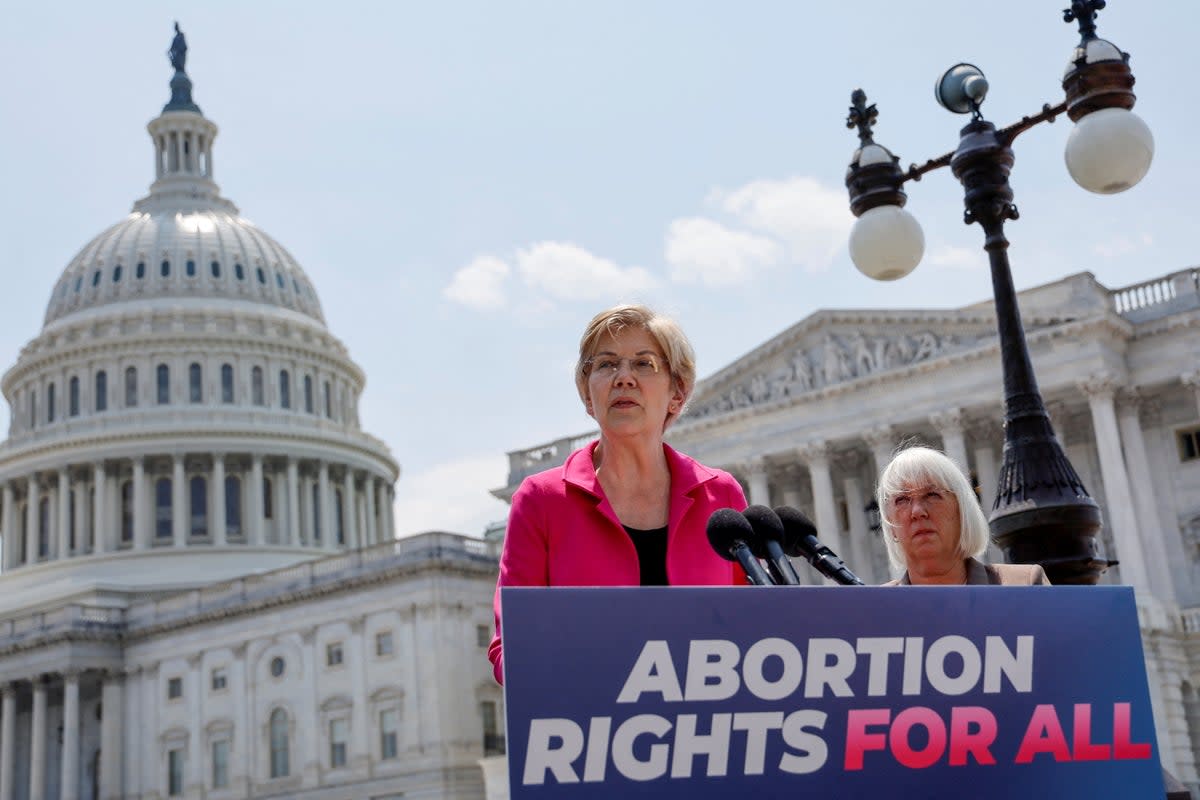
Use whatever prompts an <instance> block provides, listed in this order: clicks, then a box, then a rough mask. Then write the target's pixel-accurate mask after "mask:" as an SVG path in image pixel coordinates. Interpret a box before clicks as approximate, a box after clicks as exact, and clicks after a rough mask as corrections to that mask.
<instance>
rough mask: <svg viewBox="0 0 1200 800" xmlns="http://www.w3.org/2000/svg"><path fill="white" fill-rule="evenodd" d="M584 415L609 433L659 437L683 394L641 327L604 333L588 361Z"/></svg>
mask: <svg viewBox="0 0 1200 800" xmlns="http://www.w3.org/2000/svg"><path fill="white" fill-rule="evenodd" d="M589 362H590V366H589V372H588V378H587V413H588V414H589V415H591V416H592V417H594V418H595V420H596V422H598V423H599V424H600V430H601V432H602V433H604V434H605V435H606V436H609V437H622V436H639V435H652V436H656V437H661V436H662V432H663V429H664V428H665V427H666V421H667V413H668V412H672V413H679V409H680V408H681V407H682V405H683V401H684V397H683V394H682V392H680V391H679V389H678V387H677V385H676V382H675V380H674V379H672V377H671V367H670V365H669V364H667V359H666V358H665V357H664V355H663V353H662V351H661V349H660V348H659V346H658V344H657V342H655V341H654V337H653V336H651V335H650V333H649V331H646V330H644V329H641V328H625V329H623V330H621V331H620V332H618V333H617V335H616V336H613V335H611V334H605V335H604V336H603V337H602V338H601V339H600V341H599V342H598V343H597V345H596V350H595V352H593V353H592V355H591V358H590V359H589Z"/></svg>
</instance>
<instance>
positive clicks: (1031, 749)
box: [1016, 705, 1071, 764]
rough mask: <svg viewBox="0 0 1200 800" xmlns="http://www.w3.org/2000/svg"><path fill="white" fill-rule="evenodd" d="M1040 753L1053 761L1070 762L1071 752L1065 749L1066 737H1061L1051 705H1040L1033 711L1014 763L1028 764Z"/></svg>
mask: <svg viewBox="0 0 1200 800" xmlns="http://www.w3.org/2000/svg"><path fill="white" fill-rule="evenodd" d="M1041 753H1049V754H1051V755H1052V756H1054V760H1055V761H1070V760H1071V751H1070V749H1069V748H1068V747H1067V737H1066V736H1064V735H1063V729H1062V723H1060V722H1059V721H1058V712H1057V711H1055V710H1054V706H1052V705H1040V706H1038V707H1037V708H1035V709H1034V710H1033V717H1032V718H1031V719H1030V720H1029V727H1027V728H1026V729H1025V736H1024V737H1023V738H1022V739H1021V747H1020V748H1019V749H1018V750H1017V758H1016V763H1018V764H1028V763H1029V762H1031V761H1033V757H1034V756H1036V755H1040V754H1041Z"/></svg>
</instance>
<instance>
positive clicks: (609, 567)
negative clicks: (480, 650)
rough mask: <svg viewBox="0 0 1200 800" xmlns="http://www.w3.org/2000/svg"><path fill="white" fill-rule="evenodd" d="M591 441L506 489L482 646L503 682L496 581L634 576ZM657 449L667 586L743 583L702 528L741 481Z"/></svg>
mask: <svg viewBox="0 0 1200 800" xmlns="http://www.w3.org/2000/svg"><path fill="white" fill-rule="evenodd" d="M597 444H598V443H597V442H592V443H591V444H590V445H588V446H586V447H584V448H581V449H579V450H576V451H575V452H574V453H571V455H569V456H567V460H566V461H565V462H564V463H563V465H562V466H561V467H556V468H554V469H550V470H546V471H545V472H541V473H538V474H537V475H531V476H530V477H528V478H526V479H525V480H524V481H522V482H521V486H520V487H519V488H518V489H517V491H516V494H514V495H513V499H512V509H511V510H510V511H509V514H508V530H507V532H506V533H505V535H504V550H503V552H502V553H501V555H500V578H499V580H498V581H497V582H496V596H495V600H494V601H493V606H494V608H495V611H496V635H495V636H494V637H493V638H492V643H491V646H490V647H488V658H489V659H491V662H492V669H493V672H494V673H495V675H496V680H497V682H500V683H503V682H504V672H503V670H504V656H503V650H502V646H501V636H500V587H502V586H638V585H639V584H640V583H641V572H640V569H639V566H638V557H637V550H636V549H635V548H634V545H633V541H632V540H631V539H630V538H629V534H628V533H626V532H625V528H624V527H623V526H622V525H621V521H620V520H619V519H617V515H616V513H615V512H613V509H612V505H610V504H609V502H608V498H606V497H605V496H604V490H603V489H601V488H600V482H599V480H598V479H597V478H596V470H595V467H593V466H592V452H593V451H594V450H595V449H596V445H597ZM663 451H664V452H665V453H666V456H667V464H668V466H669V467H670V470H671V506H670V512H669V515H668V522H667V581H668V582H669V583H670V584H671V585H672V586H712V585H737V584H744V583H745V580H746V579H745V574H744V573H743V572H742V569H741V567H739V566H737V565H736V564H734V563H733V562H730V561H726V560H725V559H723V558H721V557H720V556H719V555H717V554H716V553H715V552H713V549H712V547H711V546H710V545H709V543H708V535H707V533H706V526H707V524H708V517H709V515H710V514H712V513H713V512H714V511H716V510H717V509H718V508H733V509H736V510H738V511H741V510H743V509H745V508H746V498H745V496H744V495H743V494H742V487H741V486H740V485H739V484H738V482H737V481H736V480H735V479H734V478H733V476H731V475H730V474H729V473H727V472H722V471H721V470H717V469H711V468H709V467H706V466H704V465H703V464H701V463H699V462H698V461H694V460H693V459H691V458H688V457H687V456H685V455H683V454H682V453H678V452H676V451H675V450H673V449H672V448H670V447H669V446H667V445H665V444H664V445H663Z"/></svg>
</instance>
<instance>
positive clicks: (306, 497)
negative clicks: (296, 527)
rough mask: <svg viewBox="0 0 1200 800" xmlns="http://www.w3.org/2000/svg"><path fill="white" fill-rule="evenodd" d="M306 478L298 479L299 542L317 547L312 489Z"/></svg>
mask: <svg viewBox="0 0 1200 800" xmlns="http://www.w3.org/2000/svg"><path fill="white" fill-rule="evenodd" d="M314 485H316V484H312V483H310V481H309V480H308V478H307V476H301V478H300V541H301V542H303V543H304V544H306V545H308V546H309V547H316V545H317V523H316V515H315V510H316V509H314V508H313V493H312V487H313V486H314Z"/></svg>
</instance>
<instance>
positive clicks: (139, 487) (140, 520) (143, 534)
mask: <svg viewBox="0 0 1200 800" xmlns="http://www.w3.org/2000/svg"><path fill="white" fill-rule="evenodd" d="M149 517H150V508H149V506H148V504H147V503H146V460H145V459H144V458H143V457H142V456H134V458H133V549H134V550H146V549H147V548H149V547H150V528H149V526H148V525H147V524H146V523H147V522H148V521H149Z"/></svg>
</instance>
